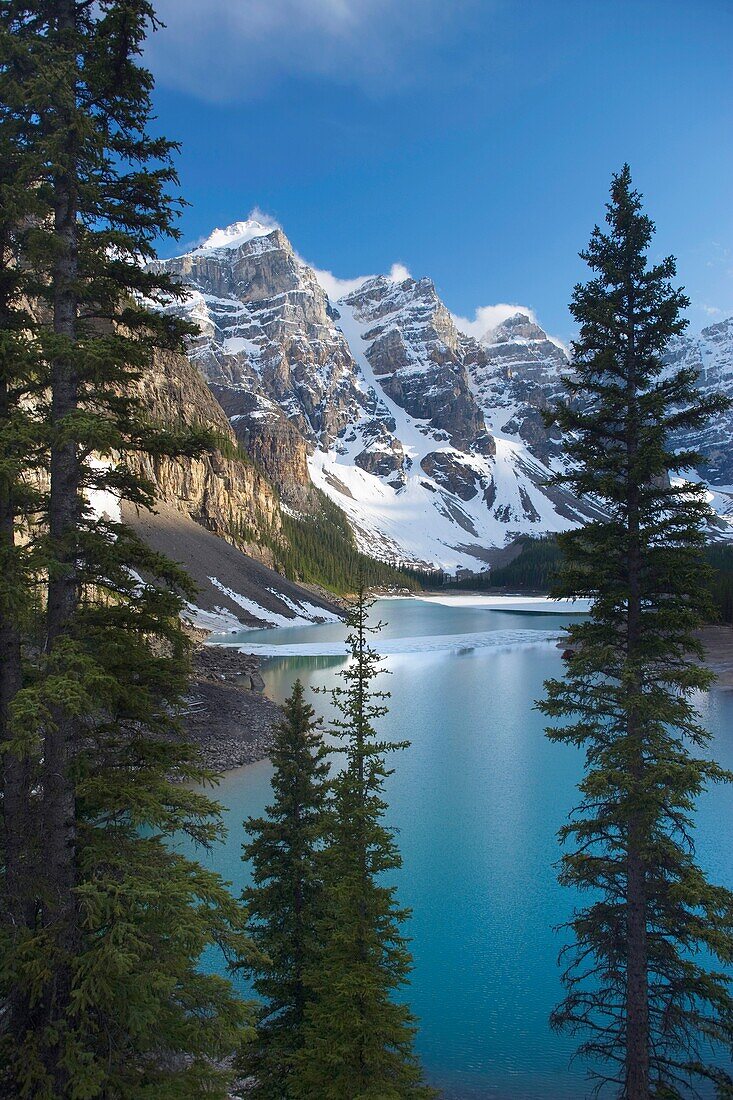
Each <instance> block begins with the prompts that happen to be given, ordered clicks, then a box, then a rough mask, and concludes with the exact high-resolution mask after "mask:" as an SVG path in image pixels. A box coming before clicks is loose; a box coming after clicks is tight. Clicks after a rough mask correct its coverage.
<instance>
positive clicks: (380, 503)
mask: <svg viewBox="0 0 733 1100" xmlns="http://www.w3.org/2000/svg"><path fill="white" fill-rule="evenodd" d="M157 264H158V265H159V266H161V267H162V268H164V269H165V270H167V271H168V272H170V273H172V274H173V275H174V276H175V277H177V278H178V279H180V281H181V282H183V283H184V284H185V285H186V287H187V297H186V299H185V301H184V302H183V303H175V304H171V306H170V307H169V308H171V309H173V310H175V311H176V312H178V313H181V314H182V315H184V316H186V317H187V318H188V319H189V320H193V321H195V322H196V323H197V324H198V326H199V335H198V336H197V337H194V338H193V339H192V341H191V344H190V347H189V355H190V358H191V362H192V363H193V364H194V365H195V366H196V367H197V368H198V370H199V371H200V372H201V374H202V375H203V377H204V378H205V380H206V382H207V383H208V385H209V387H210V389H211V391H212V393H213V394H214V395H215V397H216V399H217V400H218V402H219V403H220V405H221V406H222V408H223V409H224V410H225V412H226V414H227V416H228V417H229V419H230V423H231V425H232V429H233V431H234V432H235V434H236V436H237V438H238V439H239V440H240V441H241V443H242V445H243V446H244V447H245V449H246V450H247V451H248V453H250V454H251V455H252V457H253V458H255V459H256V461H257V462H258V463H260V464H261V465H262V466H263V467H264V469H265V471H266V472H267V473H268V475H269V476H270V477H271V478H272V479H273V481H274V482H275V483H276V484H277V485H278V487H279V489H280V491H281V493H282V496H283V501H284V505H285V507H288V508H291V509H293V510H294V511H295V512H296V513H302V514H307V513H308V512H309V510H312V509H313V508H314V507H316V506H317V505H316V504H315V503H314V500H315V498H314V494H313V491H312V489H313V486H315V487H317V488H319V489H321V490H322V491H323V492H325V493H326V494H327V495H328V496H329V497H330V498H331V499H332V500H333V501H334V502H336V503H337V504H338V506H339V507H340V508H341V509H342V510H343V511H344V512H345V514H346V515H347V517H348V518H349V521H350V523H351V525H352V528H353V530H354V533H355V536H356V540H357V543H358V545H359V547H360V549H362V550H363V551H365V552H367V553H369V554H370V555H371V556H373V557H376V558H381V559H383V560H385V561H389V562H392V563H396V564H409V565H423V566H436V565H437V566H440V567H442V568H445V569H446V570H448V571H450V572H455V571H456V570H461V569H472V570H478V569H481V568H482V567H483V565H484V564H485V562H486V560H487V551H489V550H491V549H492V548H497V547H501V546H503V545H505V544H507V543H508V542H510V541H512V539H514V538H516V537H518V536H520V535H527V534H538V535H544V534H548V533H554V532H557V531H560V530H563V529H565V528H567V527H568V526H572V525H574V524H577V523H579V522H583V521H584V520H586V519H587V518H589V517H592V516H594V515H597V514H598V513H597V511H596V509H595V508H594V507H593V504H592V502H589V501H579V500H576V499H574V498H572V497H571V496H570V495H569V494H568V493H567V492H566V491H564V490H562V489H559V488H557V487H554V488H553V487H550V486H549V485H548V481H549V480H550V479H551V478H552V475H553V474H554V473H556V472H557V471H558V470H559V469H560V468H561V463H562V457H561V451H560V446H559V442H560V441H559V437H558V436H557V434H555V433H553V432H552V431H548V429H547V428H546V426H545V424H544V420H543V417H542V412H543V410H544V409H545V408H547V406H548V405H550V404H551V403H552V402H553V401H554V400H555V399H556V398H557V397H558V396H559V395H560V393H561V392H562V376H563V374H564V373H566V372H568V371H570V370H571V363H570V360H569V358H568V355H567V353H566V351H565V349H564V348H563V347H562V345H561V344H560V343H559V341H557V340H555V339H553V338H551V337H549V336H548V334H547V333H546V332H545V331H544V330H543V329H542V328H541V327H540V325H539V324H538V323H537V322H536V320H535V319H534V317H533V316H531V315H530V314H529V313H526V312H522V311H521V310H518V311H517V312H516V313H515V314H514V315H511V316H508V317H506V318H505V319H504V320H503V321H501V322H500V323H499V324H496V325H493V326H492V327H490V328H489V329H488V330H487V331H486V332H485V333H484V334H483V335H482V336H481V337H480V338H476V337H475V336H471V335H467V334H466V333H465V332H463V331H461V329H460V328H459V327H458V325H457V323H456V319H455V318H454V317H453V315H452V314H451V313H450V311H449V310H448V308H447V307H446V306H445V304H444V303H443V302H442V300H441V299H440V297H439V295H438V293H437V290H436V288H435V284H434V283H433V281H432V280H431V279H429V278H427V277H424V278H420V279H414V278H413V277H412V276H410V275H409V273H407V272H405V271H395V270H394V269H393V273H392V274H391V275H389V276H386V275H376V276H369V277H365V278H364V279H363V280H360V281H357V280H354V281H353V282H352V283H351V284H348V289H347V291H346V293H344V294H343V296H342V297H340V298H339V299H337V300H335V301H334V300H332V299H331V298H329V296H328V294H327V293H326V290H325V289H324V287H323V286H322V285H321V282H319V278H318V273H317V272H316V270H315V269H314V268H313V267H311V266H310V265H309V264H307V263H306V262H305V261H304V260H303V259H302V258H301V257H300V256H299V255H298V253H297V252H296V250H295V248H294V247H293V245H292V244H291V242H290V240H289V239H288V237H287V236H286V235H285V233H284V232H283V230H282V229H281V228H280V227H279V226H275V225H269V224H266V223H265V222H263V221H258V220H256V219H249V220H245V221H242V222H235V223H233V224H232V225H231V226H229V227H225V228H224V229H216V230H214V232H213V233H212V234H211V235H210V236H209V237H208V238H207V239H206V240H205V241H204V242H203V244H202V245H200V246H198V247H197V248H196V249H194V250H192V251H189V252H186V253H184V254H183V255H182V256H179V257H174V258H172V259H169V260H161V261H157ZM403 276H404V277H403ZM354 284H358V285H354ZM711 330H715V331H712V332H711ZM705 334H707V335H705ZM698 359H699V360H700V365H701V366H702V368H703V376H702V379H701V384H702V386H703V387H705V386H707V387H709V388H712V387H714V386H717V387H718V388H721V386H722V388H724V389H727V390H729V391H733V321H731V322H730V324H728V323H727V322H721V323H720V325H718V326H711V327H710V328H709V329H706V330H705V333H704V334H701V336H700V337H688V336H683V337H681V338H680V340H679V341H678V342H676V343H675V345H674V347H673V348H671V350H670V360H669V361H670V364H671V365H673V364H674V363H675V362H677V361H679V362H683V361H684V362H686V363H687V362H695V363H696V362H697V360H698ZM731 437H733V419H731V418H729V419H728V420H727V421H726V423H725V424H723V425H717V426H714V427H713V428H712V429H710V430H709V431H708V433H707V435H705V436H703V437H701V438H700V439H699V440H697V441H694V442H697V443H699V445H700V446H701V449H702V450H703V452H704V454H705V455H706V457H708V458H709V459H710V460H711V471H712V472H713V474H714V475H715V476H717V477H718V479H719V480H720V479H721V478H724V477H728V482H726V483H725V485H728V484H729V483H730V482H733V458H730V457H729V454H728V452H729V451H730V447H729V446H728V447H727V448H726V443H729V441H730V439H731ZM725 485H724V486H723V492H722V495H721V494H720V493H718V497H717V498H716V503H720V502H722V504H723V505H724V507H722V508H721V511H722V512H725V511H726V510H727V507H728V506H730V504H731V500H730V499H729V497H728V496H727V494H726V493H725ZM718 498H719V500H718ZM724 522H726V523H727V521H724Z"/></svg>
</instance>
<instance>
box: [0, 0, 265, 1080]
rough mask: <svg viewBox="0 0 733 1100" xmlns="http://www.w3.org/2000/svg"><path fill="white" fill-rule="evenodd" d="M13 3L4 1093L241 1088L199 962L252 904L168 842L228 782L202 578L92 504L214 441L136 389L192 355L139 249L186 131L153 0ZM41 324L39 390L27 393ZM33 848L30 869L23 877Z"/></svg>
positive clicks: (167, 223) (219, 982)
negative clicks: (155, 71)
mask: <svg viewBox="0 0 733 1100" xmlns="http://www.w3.org/2000/svg"><path fill="white" fill-rule="evenodd" d="M0 19H1V21H0V34H1V35H2V50H1V51H0V84H2V87H3V90H4V91H6V92H7V93H8V94H7V97H6V98H4V100H3V103H4V105H5V106H4V109H3V111H2V113H0V126H2V133H0V154H2V155H3V157H5V156H6V152H7V155H8V158H9V162H10V163H12V164H13V175H12V176H10V177H5V179H4V180H3V183H4V185H5V186H6V187H7V188H8V197H9V199H10V205H9V206H7V207H4V213H3V218H4V217H5V212H7V211H9V212H10V214H9V222H8V225H9V229H8V232H9V233H11V234H12V233H15V234H17V233H18V232H19V231H24V232H25V240H24V243H23V248H22V249H21V250H20V253H17V252H16V255H15V256H14V257H13V258H12V263H11V262H8V263H6V264H5V267H4V269H3V277H4V280H5V281H4V283H3V289H5V288H9V290H8V293H6V296H5V311H4V313H3V315H2V317H0V321H2V325H3V331H2V337H1V338H0V339H1V342H2V343H1V346H2V352H3V364H2V366H3V372H4V373H3V381H4V382H5V391H4V392H7V394H8V395H10V396H11V397H12V398H13V399H14V404H13V405H12V406H11V404H10V403H9V401H8V400H6V405H7V411H6V410H5V409H3V408H0V432H2V445H3V453H2V456H0V457H1V458H2V462H0V491H1V492H2V494H3V496H2V502H3V506H4V508H5V512H6V513H7V514H8V515H9V517H10V518H9V520H8V519H6V520H5V523H4V526H3V531H2V540H3V541H2V549H1V550H0V552H1V553H2V554H3V560H4V561H5V560H8V561H9V562H10V564H11V565H15V564H16V563H17V562H18V561H20V562H21V565H24V568H14V569H13V570H12V577H13V585H12V587H11V586H8V585H6V584H5V582H6V580H7V578H6V577H4V578H3V581H4V586H3V588H2V590H1V591H0V628H1V630H2V638H1V640H2V643H3V645H4V646H5V647H7V648H8V649H9V651H10V650H12V653H13V662H14V665H13V668H14V670H15V672H14V679H13V681H12V683H11V682H10V681H9V679H8V678H7V677H5V679H4V681H3V697H2V700H1V703H2V706H1V707H0V711H1V712H2V713H1V717H2V721H3V730H2V733H3V738H4V741H5V744H4V745H3V748H4V749H5V752H4V754H3V774H4V786H3V804H4V816H5V818H6V819H8V818H9V816H10V814H11V813H13V811H12V809H11V807H10V806H9V805H8V804H7V803H6V799H7V797H8V794H10V796H11V799H13V798H17V799H19V800H20V801H21V803H22V805H23V807H24V812H26V813H28V814H30V815H31V817H32V821H30V823H29V826H30V827H29V828H28V831H27V835H26V837H25V840H24V843H23V845H22V850H21V851H20V852H16V851H15V848H14V847H13V845H14V844H15V840H14V839H13V838H11V837H10V835H9V834H8V835H6V836H4V838H3V840H4V852H3V858H4V868H3V871H4V877H3V883H2V886H3V892H4V895H5V896H4V898H3V901H4V903H6V904H4V905H3V910H4V911H5V912H9V911H10V908H11V907H13V908H14V913H15V918H14V919H13V920H7V921H4V922H3V926H2V936H3V942H2V945H1V946H2V959H1V960H0V997H2V1011H0V1081H1V1083H2V1089H3V1095H8V1096H10V1097H30V1096H32V1097H34V1098H35V1100H77V1098H79V1100H81V1098H82V1097H83V1098H92V1097H125V1098H130V1100H132V1098H141V1100H142V1098H143V1097H149V1096H155V1097H156V1098H160V1100H163V1098H173V1097H176V1098H180V1097H198V1096H201V1095H207V1096H208V1095H211V1096H220V1097H223V1096H225V1095H226V1093H227V1087H228V1079H229V1074H228V1073H226V1072H224V1070H222V1069H221V1067H220V1065H219V1064H218V1063H219V1059H220V1058H222V1057H223V1056H224V1055H228V1054H231V1053H232V1051H233V1050H234V1049H235V1048H236V1046H237V1044H238V1042H239V1040H240V1038H241V1033H242V1028H243V1026H244V1024H245V1023H246V1020H247V1018H248V1013H247V1009H246V1007H245V1006H244V1005H242V1004H241V1002H240V1001H239V1000H238V998H237V997H236V996H235V995H234V993H233V991H232V988H231V986H230V984H229V983H228V982H226V981H224V980H223V979H220V978H217V977H214V976H210V975H205V974H202V973H201V972H200V970H199V967H198V959H199V956H200V954H201V952H202V951H203V950H204V949H205V948H206V947H207V946H208V945H210V944H217V945H218V946H220V947H221V948H222V949H223V950H224V951H225V952H227V953H231V955H232V957H234V956H235V955H236V956H237V957H242V956H243V955H244V954H246V951H247V944H246V940H245V938H244V935H243V931H242V924H243V913H242V910H241V907H240V906H239V904H238V903H237V902H235V901H234V900H233V899H232V898H231V896H230V895H229V894H228V892H227V891H226V889H225V888H224V885H223V884H222V882H221V881H220V879H219V878H218V876H216V875H215V874H213V873H211V872H209V871H206V870H204V869H203V868H202V867H201V866H199V865H198V864H196V863H194V862H191V861H189V860H187V859H185V858H183V857H182V856H181V855H179V854H178V853H177V852H176V851H175V850H172V849H171V848H170V846H169V844H168V843H167V841H168V840H170V839H171V838H173V837H174V836H176V835H177V834H179V833H187V834H188V835H189V836H191V837H193V838H194V839H196V840H197V841H200V842H201V843H204V844H206V843H209V842H211V841H212V840H213V839H214V838H215V837H216V836H218V835H219V833H220V831H221V825H220V818H219V814H218V808H217V807H216V805H215V804H214V803H212V802H211V800H210V799H209V798H208V797H206V796H205V795H203V794H201V793H199V792H198V791H196V790H193V789H191V788H190V787H188V786H185V785H182V784H181V783H180V782H176V780H189V781H198V782H202V781H208V780H210V779H211V778H212V777H211V776H209V775H208V773H207V772H205V771H204V770H203V769H202V768H201V767H200V765H199V764H198V763H197V761H196V759H195V758H194V756H193V755H192V753H191V752H190V750H189V749H188V748H187V747H186V746H185V745H184V744H182V743H181V738H180V730H179V729H178V727H177V723H176V721H175V718H174V717H173V716H174V715H175V713H176V711H177V710H178V709H179V708H180V699H181V695H182V692H183V690H184V687H185V680H186V656H187V643H186V640H185V638H184V636H183V634H182V632H181V628H180V622H179V611H180V610H181V607H182V600H181V593H188V592H189V591H190V586H189V584H188V582H187V580H186V578H185V577H184V576H183V574H182V573H181V571H180V570H179V569H177V568H176V567H174V566H173V565H172V564H171V563H169V562H167V561H166V560H165V559H164V558H162V557H160V556H159V555H156V554H154V553H152V552H150V551H149V550H148V549H147V548H146V547H145V546H144V545H143V544H142V543H141V542H140V541H139V540H138V539H137V538H136V536H135V535H134V533H133V532H132V530H131V529H130V528H129V527H127V526H126V525H125V524H124V523H123V522H122V521H121V519H120V518H119V517H115V516H114V511H115V509H114V507H112V506H109V505H108V511H111V512H112V513H113V518H109V516H104V515H98V514H95V512H94V511H93V510H92V508H91V507H90V503H89V501H90V497H91V494H92V493H95V492H97V493H102V494H105V495H106V497H107V499H108V500H114V498H117V499H118V500H119V501H120V502H126V503H128V504H132V505H152V504H153V492H152V486H151V485H149V484H147V483H146V482H145V481H144V480H143V479H141V478H140V477H138V476H136V474H135V473H134V458H135V455H136V454H138V453H140V452H144V453H147V454H153V455H158V454H169V455H171V454H172V455H175V454H182V453H186V454H188V453H198V451H199V450H200V449H201V447H202V446H203V445H204V443H205V440H203V439H201V438H195V437H194V436H193V435H191V434H190V433H185V432H184V433H178V432H171V431H166V430H163V429H161V428H160V427H159V426H157V425H155V424H152V423H150V422H149V420H148V418H147V417H146V414H145V409H144V408H143V407H142V405H141V403H140V401H139V399H138V397H137V383H138V381H139V380H140V378H141V377H142V375H143V374H144V372H145V370H146V369H147V368H148V367H149V365H150V363H151V361H152V358H153V356H154V355H155V353H156V350H157V349H158V348H176V347H178V346H179V345H180V339H181V337H182V335H183V333H184V329H183V328H182V327H180V326H178V325H177V324H176V323H175V322H172V321H171V320H170V319H169V318H166V317H164V316H162V315H160V314H158V313H154V312H151V311H150V310H149V309H148V308H147V307H146V305H145V302H146V300H150V299H152V300H155V299H158V300H161V299H164V298H165V297H166V296H170V295H171V294H175V293H177V291H176V289H175V288H174V287H172V286H171V285H170V283H169V282H168V281H167V280H166V279H165V278H164V277H162V276H160V275H159V274H157V273H156V272H154V271H151V270H148V269H146V268H145V266H144V264H143V263H142V262H141V261H144V260H146V259H148V258H151V257H152V255H153V247H154V242H155V241H156V238H158V237H159V236H161V235H163V236H164V235H166V234H169V235H174V236H175V235H176V233H175V229H174V217H175V211H176V205H177V204H176V201H175V200H174V199H173V198H171V196H170V195H169V193H168V188H169V187H170V186H171V185H175V182H176V179H175V172H174V170H173V167H172V165H171V155H172V153H173V151H174V148H175V147H174V146H173V145H172V144H171V143H170V142H168V141H167V140H165V139H162V138H154V137H151V136H150V134H149V132H148V127H149V121H150V117H151V101H150V95H151V90H152V78H151V75H150V73H148V72H147V71H146V70H145V69H144V68H143V67H142V66H141V65H140V62H139V58H140V54H141V52H142V48H143V43H144V39H145V35H146V33H147V32H148V31H149V30H150V29H151V27H154V26H155V19H154V13H153V8H152V6H151V4H150V3H148V2H146V0H99V2H97V3H94V4H92V3H89V2H82V0H38V2H36V3H16V2H15V0H10V2H8V3H6V4H4V5H3V6H2V10H1V11H0ZM23 187H25V188H27V189H28V193H29V194H31V195H32V196H33V208H32V209H28V208H27V207H26V206H24V205H23V203H24V202H26V201H27V200H24V199H23V198H22V196H21V188H23ZM26 216H28V217H29V220H28V221H26ZM26 231H27V232H26ZM19 260H20V267H19V266H18V261H19ZM18 270H20V271H21V273H22V277H23V279H24V280H26V281H25V282H24V283H23V284H22V285H21V284H20V283H18V282H17V279H18V278H19V277H20V276H18V275H17V271H18ZM6 272H9V273H10V274H9V275H6ZM28 272H30V273H31V274H30V275H29V274H28ZM31 275H32V282H33V292H34V294H35V301H34V302H33V308H32V310H31V311H30V312H29V310H28V307H27V305H24V296H27V294H28V292H29V289H30V282H31ZM13 278H15V279H16V283H15V285H13V284H12V279H13ZM9 310H10V311H9ZM24 310H25V312H26V313H27V314H28V316H29V317H30V319H31V321H32V324H31V325H26V324H25V319H24V318H23V317H22V313H23V311H24ZM13 311H14V312H13ZM30 339H32V340H33V341H34V342H33V344H32V345H26V347H25V353H26V358H25V362H26V363H27V362H28V361H29V360H30V361H32V362H33V363H34V364H35V366H34V368H33V371H32V372H31V373H32V375H33V382H34V388H33V392H32V393H31V394H25V395H23V394H21V395H20V397H18V392H17V391H18V389H19V387H20V388H22V386H23V377H24V374H23V372H24V370H25V369H26V368H25V367H24V365H23V358H22V351H23V341H24V340H26V341H27V340H30ZM8 349H9V350H10V354H8ZM27 388H28V387H27V386H26V389H27ZM16 398H17V400H16ZM29 398H30V400H29ZM28 410H30V412H31V414H32V416H33V418H34V419H33V433H32V438H33V442H34V447H37V448H38V449H39V450H40V452H41V454H40V458H39V463H38V464H36V465H40V469H38V470H36V471H35V472H36V474H37V475H40V476H37V482H38V485H39V493H40V496H39V497H38V499H37V500H36V505H35V506H37V508H38V510H39V515H38V516H37V517H36V522H31V523H30V526H29V528H28V530H25V531H22V530H21V523H22V522H24V521H25V522H26V524H28V522H29V521H30V520H32V519H33V517H32V516H31V509H30V507H29V506H27V505H23V503H22V501H21V500H20V497H19V495H18V493H17V492H16V488H17V486H18V485H19V484H20V485H25V483H26V480H27V479H25V478H24V476H22V475H24V474H25V473H26V472H27V471H23V470H19V468H18V459H17V454H18V447H17V445H16V443H15V440H16V438H17V435H18V431H19V428H22V427H23V423H24V422H23V420H22V416H23V415H26V414H28ZM32 454H33V452H32ZM33 462H34V463H35V459H33ZM8 488H9V490H10V504H9V505H8V504H7V503H6V502H7V500H8ZM19 503H20V507H19ZM21 535H22V539H21V538H20V537H18V536H21ZM21 542H22V546H23V550H22V554H23V556H22V557H19V554H18V547H19V546H20V544H21ZM27 563H30V566H31V568H30V569H29V568H28V565H27ZM140 577H145V578H146V580H144V581H141V580H140ZM18 606H22V607H23V608H26V607H30V608H33V607H34V606H35V608H36V609H37V615H36V618H35V621H30V622H28V623H26V622H24V619H23V617H22V616H20V617H18V616H16V619H15V625H16V627H19V626H20V627H23V628H24V629H25V633H24V634H22V635H21V636H20V637H18V636H17V634H16V636H12V634H11V633H10V632H9V631H8V622H9V619H10V616H11V614H12V612H13V609H14V608H16V607H18ZM19 652H20V658H19V660H20V665H18V653H19ZM18 669H19V670H20V675H18ZM28 761H30V762H31V763H35V764H36V771H37V774H34V768H33V767H28V766H26V765H27V762H28ZM15 762H19V763H20V764H21V765H22V767H25V770H24V771H23V770H22V768H21V770H20V771H19V769H18V767H17V766H16V764H15ZM24 762H25V763H24ZM16 779H18V782H17V783H16ZM13 784H15V786H14V785H13ZM18 788H20V789H18ZM34 838H38V841H39V845H40V846H41V847H40V848H39V850H38V851H37V850H36V849H35V848H34ZM16 839H17V838H16ZM11 840H12V843H11ZM29 860H30V866H32V867H33V870H34V874H33V875H32V876H31V875H28V874H22V869H23V868H24V867H27V866H29ZM19 869H20V872H21V873H20V876H19ZM18 882H20V883H21V884H22V891H21V892H22V895H23V896H21V897H20V899H19V900H14V899H13V897H11V895H10V889H11V888H12V884H13V883H18ZM16 918H17V919H16ZM19 991H20V992H19Z"/></svg>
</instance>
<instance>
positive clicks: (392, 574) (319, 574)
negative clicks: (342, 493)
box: [233, 489, 443, 595]
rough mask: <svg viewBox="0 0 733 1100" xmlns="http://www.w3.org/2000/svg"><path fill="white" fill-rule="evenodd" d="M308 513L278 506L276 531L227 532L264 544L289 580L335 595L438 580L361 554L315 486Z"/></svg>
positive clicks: (434, 574)
mask: <svg viewBox="0 0 733 1100" xmlns="http://www.w3.org/2000/svg"><path fill="white" fill-rule="evenodd" d="M313 493H314V497H315V501H316V506H315V508H314V509H313V511H312V513H309V514H303V515H298V516H294V515H292V514H291V513H290V512H288V511H286V510H283V511H282V513H281V517H282V534H280V533H278V535H277V536H275V535H274V534H273V533H272V532H271V531H269V530H268V526H267V523H266V522H264V521H263V523H262V524H261V525H260V526H259V527H258V529H257V530H255V529H253V528H251V527H248V526H246V525H244V524H240V525H239V526H237V527H236V528H235V529H234V531H233V533H234V535H235V536H236V537H237V538H238V539H241V540H242V541H244V542H247V541H249V542H254V543H259V544H260V545H265V546H267V547H268V548H269V549H270V550H271V551H272V554H273V557H274V560H275V567H276V568H277V569H278V570H279V571H280V572H282V573H284V575H285V576H286V577H288V579H289V580H292V581H304V582H305V583H309V584H319V585H321V586H322V587H323V588H327V589H329V590H330V591H331V592H334V593H336V594H337V595H348V594H350V593H354V592H356V591H357V590H358V589H359V587H360V586H362V585H365V586H366V587H367V588H407V589H409V590H410V591H412V592H417V591H419V590H420V589H422V588H427V587H434V586H435V585H437V584H440V583H442V579H443V574H442V571H441V570H430V569H425V570H422V569H415V568H410V567H409V566H396V565H389V564H388V563H387V562H382V561H378V560H377V559H376V558H373V557H371V556H370V555H368V554H364V553H362V552H361V551H360V550H359V549H358V547H357V545H356V539H355V537H354V532H353V530H352V528H351V526H350V524H349V521H348V520H347V518H346V516H345V514H344V513H343V512H342V510H341V509H340V508H339V507H338V505H337V504H335V503H334V502H333V501H332V500H331V498H330V497H328V496H326V494H325V493H324V492H323V491H322V490H321V489H314V490H313Z"/></svg>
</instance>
